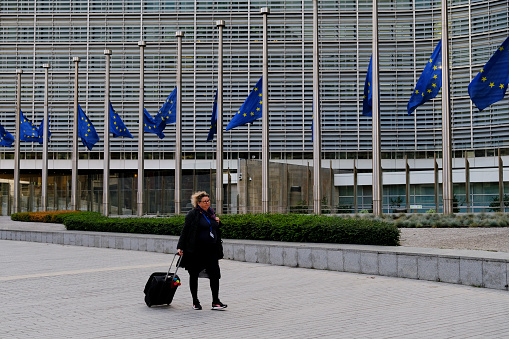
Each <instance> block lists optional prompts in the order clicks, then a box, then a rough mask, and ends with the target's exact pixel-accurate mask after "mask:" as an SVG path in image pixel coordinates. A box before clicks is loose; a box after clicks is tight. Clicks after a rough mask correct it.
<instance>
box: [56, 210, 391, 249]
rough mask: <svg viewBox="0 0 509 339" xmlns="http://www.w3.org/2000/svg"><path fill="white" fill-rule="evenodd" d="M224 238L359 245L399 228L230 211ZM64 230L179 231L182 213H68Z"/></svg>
mask: <svg viewBox="0 0 509 339" xmlns="http://www.w3.org/2000/svg"><path fill="white" fill-rule="evenodd" d="M221 222H222V226H221V230H222V233H223V238H225V239H249V240H272V241H289V242H312V243H339V244H361V245H386V246H395V245H398V244H399V234H400V232H399V229H398V228H397V227H395V226H394V225H392V224H390V223H388V222H385V221H383V220H368V219H362V218H341V217H330V216H316V215H301V214H234V215H223V216H221ZM64 225H65V226H66V228H67V229H68V230H80V231H94V232H122V233H141V234H161V235H176V236H178V235H180V232H181V230H182V227H183V225H184V216H173V217H168V218H148V217H146V218H108V217H104V216H102V215H101V214H99V213H97V212H82V213H78V214H75V215H69V216H67V217H66V218H65V220H64Z"/></svg>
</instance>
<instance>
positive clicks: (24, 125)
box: [19, 110, 39, 142]
mask: <svg viewBox="0 0 509 339" xmlns="http://www.w3.org/2000/svg"><path fill="white" fill-rule="evenodd" d="M19 113H20V118H19V121H20V125H19V132H20V134H19V135H20V140H21V141H28V142H38V141H39V128H37V126H35V125H34V124H33V123H32V122H31V121H30V120H28V119H27V118H25V115H24V114H23V112H22V111H21V110H19Z"/></svg>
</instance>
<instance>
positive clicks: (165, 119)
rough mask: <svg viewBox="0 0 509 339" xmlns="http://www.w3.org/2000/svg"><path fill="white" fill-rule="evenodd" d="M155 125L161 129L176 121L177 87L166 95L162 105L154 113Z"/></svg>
mask: <svg viewBox="0 0 509 339" xmlns="http://www.w3.org/2000/svg"><path fill="white" fill-rule="evenodd" d="M155 122H156V126H157V128H160V129H161V131H163V130H164V129H165V128H166V125H169V124H174V123H176V122H177V87H175V89H174V90H173V91H172V92H171V93H170V95H168V97H167V98H166V101H165V102H164V104H163V107H161V109H160V110H159V112H158V113H157V115H156V119H155Z"/></svg>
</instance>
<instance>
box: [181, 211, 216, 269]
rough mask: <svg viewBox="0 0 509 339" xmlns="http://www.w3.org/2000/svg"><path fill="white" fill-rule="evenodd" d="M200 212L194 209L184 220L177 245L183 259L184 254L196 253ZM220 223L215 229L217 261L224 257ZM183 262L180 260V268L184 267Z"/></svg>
mask: <svg viewBox="0 0 509 339" xmlns="http://www.w3.org/2000/svg"><path fill="white" fill-rule="evenodd" d="M200 214H201V213H200V211H199V210H198V209H196V208H193V209H192V210H190V211H189V212H188V213H187V215H186V218H185V223H184V228H182V233H181V234H180V238H179V241H178V244H177V249H181V250H182V252H183V253H184V255H183V256H182V258H185V256H186V253H187V254H188V255H189V254H190V255H192V254H193V253H195V252H196V233H197V231H198V225H199V224H200V217H201V216H200ZM220 226H221V223H219V225H218V228H217V243H216V244H217V257H218V259H222V258H223V257H224V254H223V244H222V242H223V241H222V239H221V227H220ZM184 265H185V262H184V261H183V260H181V262H180V267H185V266H184Z"/></svg>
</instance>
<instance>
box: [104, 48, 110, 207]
mask: <svg viewBox="0 0 509 339" xmlns="http://www.w3.org/2000/svg"><path fill="white" fill-rule="evenodd" d="M104 56H105V58H106V60H105V61H106V63H105V68H106V76H105V78H104V171H103V215H104V216H106V217H107V216H108V215H109V214H110V58H111V50H110V49H105V50H104Z"/></svg>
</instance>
